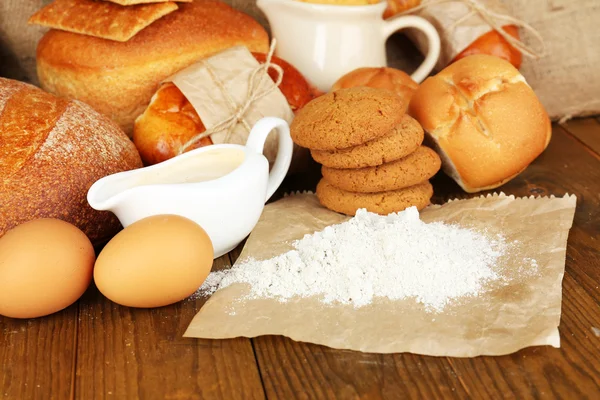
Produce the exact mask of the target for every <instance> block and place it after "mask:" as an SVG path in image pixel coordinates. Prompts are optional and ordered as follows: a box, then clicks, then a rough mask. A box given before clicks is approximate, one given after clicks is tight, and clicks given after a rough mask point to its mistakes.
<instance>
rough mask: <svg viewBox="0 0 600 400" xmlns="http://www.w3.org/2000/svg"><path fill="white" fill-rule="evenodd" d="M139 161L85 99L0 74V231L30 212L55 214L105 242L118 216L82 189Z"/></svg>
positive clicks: (42, 215) (26, 218)
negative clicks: (93, 204)
mask: <svg viewBox="0 0 600 400" xmlns="http://www.w3.org/2000/svg"><path fill="white" fill-rule="evenodd" d="M141 166H142V162H141V160H140V156H139V154H138V152H137V150H136V149H135V146H134V145H133V143H132V142H131V140H129V138H128V137H127V135H125V133H124V132H123V131H122V130H121V129H120V128H119V127H118V126H117V125H116V124H115V123H114V122H112V121H110V120H109V119H108V118H106V117H104V116H102V115H100V114H99V113H97V112H96V111H94V110H93V109H92V108H91V107H89V106H88V105H86V104H84V103H81V102H78V101H71V100H66V99H62V98H58V97H56V96H53V95H51V94H49V93H46V92H44V91H42V90H40V89H38V88H36V87H34V86H32V85H28V84H25V83H22V82H18V81H14V80H10V79H4V78H0V177H1V180H0V236H2V235H4V233H6V231H7V230H9V229H11V228H13V227H14V226H16V225H19V224H21V223H23V222H26V221H29V220H32V219H36V218H59V219H62V220H64V221H67V222H70V223H73V224H74V225H76V226H78V227H79V228H80V229H82V230H83V231H84V232H85V233H86V234H87V235H88V237H89V238H90V240H91V241H92V242H94V243H99V242H102V241H105V240H107V239H109V238H110V237H111V236H112V235H114V234H115V233H116V232H117V231H118V229H119V221H118V220H117V219H116V218H115V216H114V215H113V214H112V213H110V212H99V211H96V210H94V209H92V208H91V207H90V206H89V205H88V203H87V199H86V195H87V191H88V189H89V188H90V186H91V185H92V184H93V183H94V182H95V181H96V180H98V179H100V178H102V177H104V176H106V175H110V174H113V173H116V172H120V171H124V170H129V169H134V168H139V167H141Z"/></svg>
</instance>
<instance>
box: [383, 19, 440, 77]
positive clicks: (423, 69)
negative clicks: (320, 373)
mask: <svg viewBox="0 0 600 400" xmlns="http://www.w3.org/2000/svg"><path fill="white" fill-rule="evenodd" d="M404 28H416V29H418V30H420V31H421V32H423V33H424V34H425V36H426V37H427V42H428V46H427V55H426V56H425V60H423V63H422V64H421V65H420V66H419V68H417V69H416V71H415V72H413V73H412V75H411V76H410V77H411V78H412V79H413V80H414V81H415V82H417V83H421V82H422V81H423V80H424V79H425V78H427V76H428V75H429V73H430V72H431V71H432V70H433V68H434V67H435V64H436V63H437V61H438V59H439V58H440V48H441V45H440V35H439V34H438V33H437V30H436V29H435V27H434V26H433V25H431V23H430V22H429V21H427V20H426V19H425V18H421V17H417V16H415V15H403V16H397V17H392V18H390V19H387V20H385V21H384V24H383V36H384V38H385V39H387V38H388V37H390V36H391V35H392V34H393V33H394V32H397V31H399V30H400V29H404Z"/></svg>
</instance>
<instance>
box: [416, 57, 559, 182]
mask: <svg viewBox="0 0 600 400" xmlns="http://www.w3.org/2000/svg"><path fill="white" fill-rule="evenodd" d="M409 114H410V115H412V116H413V117H414V118H415V119H416V120H417V121H419V123H420V124H421V126H423V129H424V130H425V133H426V134H427V136H428V137H429V138H430V139H431V142H433V145H434V146H435V148H436V150H437V152H438V154H439V155H440V157H441V159H442V168H443V170H444V172H446V173H447V174H448V175H449V176H451V177H452V178H453V179H454V180H455V181H456V182H457V183H458V184H459V185H460V186H461V187H462V188H463V189H464V190H465V191H467V192H471V193H472V192H478V191H481V190H486V189H493V188H496V187H498V186H500V185H502V184H504V183H505V182H507V181H508V180H510V179H512V178H513V177H515V176H516V175H517V174H519V173H520V172H521V171H523V170H524V169H525V168H526V167H527V166H528V165H529V164H530V163H531V162H532V161H533V160H534V159H535V158H536V157H537V156H539V155H540V154H541V153H542V151H544V149H545V148H546V146H547V145H548V142H549V141H550V137H551V133H552V131H551V125H550V119H549V118H548V114H546V111H545V110H544V107H543V106H542V104H541V103H540V101H539V100H538V98H537V97H536V95H535V93H534V92H533V90H532V89H531V88H530V87H529V85H527V82H526V81H525V78H523V76H522V75H521V74H520V73H519V71H518V70H517V69H516V68H515V67H513V66H512V65H511V64H510V63H509V62H508V61H506V60H503V59H501V58H498V57H494V56H489V55H472V56H468V57H465V58H463V59H460V60H459V61H457V62H456V63H454V64H451V65H450V66H448V67H446V68H445V69H444V70H442V71H441V72H440V73H439V74H437V75H435V76H433V77H431V78H428V79H426V80H425V82H423V83H422V84H421V86H420V87H419V89H418V90H417V92H416V93H415V94H414V96H413V98H412V100H411V103H410V106H409Z"/></svg>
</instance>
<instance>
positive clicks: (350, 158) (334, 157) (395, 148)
mask: <svg viewBox="0 0 600 400" xmlns="http://www.w3.org/2000/svg"><path fill="white" fill-rule="evenodd" d="M421 143H423V128H421V125H419V123H418V122H417V121H416V120H415V119H414V118H412V117H410V116H409V115H403V116H402V120H401V121H400V124H398V125H396V127H394V129H393V130H392V133H391V134H389V135H386V136H383V137H380V138H377V139H374V140H371V141H368V142H366V143H365V144H361V145H360V146H355V147H350V148H348V149H341V150H333V151H321V150H311V151H310V153H311V155H312V156H313V158H314V159H315V161H316V162H318V163H320V164H323V165H325V166H327V167H331V168H365V167H374V166H376V165H381V164H385V163H387V162H392V161H395V160H398V159H400V158H402V157H406V156H407V155H409V154H410V153H412V152H413V151H415V150H416V149H417V148H418V147H419V146H420V145H421Z"/></svg>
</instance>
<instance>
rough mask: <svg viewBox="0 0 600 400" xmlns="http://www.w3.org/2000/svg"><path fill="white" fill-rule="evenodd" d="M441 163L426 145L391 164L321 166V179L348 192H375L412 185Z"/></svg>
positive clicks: (425, 178) (431, 172)
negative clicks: (374, 165) (347, 166)
mask: <svg viewBox="0 0 600 400" xmlns="http://www.w3.org/2000/svg"><path fill="white" fill-rule="evenodd" d="M441 165H442V160H440V156H438V155H437V153H436V152H435V151H433V150H431V149H430V148H429V147H425V146H420V147H418V148H417V150H416V151H415V152H413V153H412V154H409V155H408V156H406V157H404V158H401V159H399V160H396V161H392V162H391V163H386V164H383V165H378V166H376V167H367V168H358V169H338V168H329V167H323V168H322V169H321V172H322V173H323V178H325V179H327V181H328V182H329V183H331V184H332V185H333V186H335V187H337V188H339V189H342V190H347V191H349V192H359V193H375V192H385V191H389V190H398V189H402V188H405V187H409V186H413V185H416V184H417V183H421V182H423V181H426V180H428V179H429V178H431V177H432V176H434V175H435V174H436V173H437V172H438V171H439V170H440V167H441Z"/></svg>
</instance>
